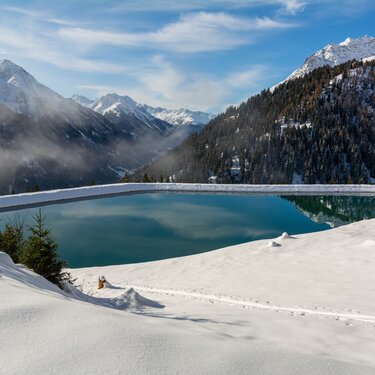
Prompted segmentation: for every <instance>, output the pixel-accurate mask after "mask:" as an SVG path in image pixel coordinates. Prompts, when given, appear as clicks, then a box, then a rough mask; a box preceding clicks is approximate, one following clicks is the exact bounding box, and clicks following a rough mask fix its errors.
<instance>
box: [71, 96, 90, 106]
mask: <svg viewBox="0 0 375 375" xmlns="http://www.w3.org/2000/svg"><path fill="white" fill-rule="evenodd" d="M71 99H72V100H74V101H75V102H76V103H78V104H80V105H82V106H84V107H89V108H90V106H91V105H92V103H94V100H91V99H88V98H86V97H85V96H83V95H73V96H72V98H71Z"/></svg>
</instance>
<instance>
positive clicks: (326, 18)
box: [0, 0, 375, 112]
mask: <svg viewBox="0 0 375 375" xmlns="http://www.w3.org/2000/svg"><path fill="white" fill-rule="evenodd" d="M374 16H375V1H374V0H211V1H210V0H206V1H203V0H189V1H183V0H175V1H172V0H123V1H119V0H117V1H115V0H90V1H89V0H80V1H76V0H64V1H55V0H49V1H48V0H44V1H42V0H34V1H32V0H31V1H30V0H29V1H21V0H18V1H17V0H1V1H0V59H2V58H8V59H10V60H12V61H14V62H15V63H17V64H19V65H21V66H23V67H24V68H25V69H26V70H28V71H29V72H30V73H32V74H33V75H34V76H35V77H36V78H37V79H38V80H39V81H40V82H42V83H43V84H45V85H47V86H49V87H50V88H52V89H53V90H55V91H57V92H59V93H60V94H62V95H64V96H67V97H69V96H71V95H73V94H77V93H78V94H83V95H85V96H87V97H89V98H97V97H99V96H101V95H104V94H106V93H110V92H117V93H119V94H122V95H129V96H131V97H133V99H135V100H136V101H138V102H141V103H147V104H150V105H154V106H164V107H167V108H180V107H187V108H191V109H196V110H205V111H211V112H220V111H223V110H224V109H225V108H226V107H227V106H228V105H230V104H238V103H239V102H241V101H242V100H244V99H246V98H248V97H249V96H251V95H252V94H255V93H257V92H259V91H260V90H262V89H263V88H266V87H269V86H272V85H274V84H275V83H277V82H279V81H281V80H282V79H284V78H285V77H286V76H288V75H289V73H291V72H292V71H293V70H294V69H296V68H297V67H299V66H300V65H302V64H303V62H304V59H305V58H306V57H307V56H308V55H309V54H311V53H313V52H315V51H316V50H318V49H320V48H322V47H323V46H325V45H327V44H328V43H339V42H341V41H343V40H344V39H345V38H346V37H353V38H355V37H360V36H363V35H366V34H367V35H369V36H375V32H374V31H375V30H374V28H375V22H374Z"/></svg>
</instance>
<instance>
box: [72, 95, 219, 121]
mask: <svg viewBox="0 0 375 375" xmlns="http://www.w3.org/2000/svg"><path fill="white" fill-rule="evenodd" d="M72 99H73V100H74V101H75V102H77V103H78V104H81V105H83V106H85V107H88V108H91V109H93V110H94V111H96V112H99V113H101V114H102V115H104V114H106V113H108V112H113V113H114V114H115V115H117V116H121V112H124V113H128V114H134V115H135V116H136V117H139V118H141V119H142V121H143V120H144V119H146V121H149V120H150V119H153V118H157V119H159V120H162V121H165V122H167V123H169V124H172V125H176V126H178V125H185V126H189V125H192V126H199V127H201V126H204V125H206V124H207V123H208V122H209V121H210V120H212V119H213V118H214V117H215V115H213V114H212V113H207V112H201V111H191V110H189V109H186V108H180V109H166V108H161V107H152V106H149V105H147V104H139V103H136V102H135V101H134V100H133V99H132V98H130V97H129V96H126V95H124V96H120V95H117V94H108V95H105V96H103V97H101V98H100V99H97V100H91V99H88V98H86V97H85V96H82V95H74V96H73V97H72Z"/></svg>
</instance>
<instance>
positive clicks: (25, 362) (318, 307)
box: [0, 219, 375, 375]
mask: <svg viewBox="0 0 375 375" xmlns="http://www.w3.org/2000/svg"><path fill="white" fill-rule="evenodd" d="M374 233H375V219H374V220H367V221H362V222H357V223H354V224H351V225H348V226H343V227H340V228H336V229H332V230H327V231H324V232H319V233H310V234H305V235H296V236H289V235H288V236H286V235H285V233H284V234H282V235H281V236H280V237H278V238H275V239H271V240H268V241H267V240H261V241H256V242H251V243H244V244H240V245H236V246H232V247H228V248H224V249H219V250H216V251H212V252H209V253H203V254H198V255H193V256H188V257H183V258H174V259H168V260H163V261H158V262H151V263H141V264H129V265H119V266H109V267H95V268H81V269H71V270H70V272H71V273H72V276H73V277H75V278H76V281H75V285H76V287H73V286H71V287H70V288H69V291H66V292H62V291H59V290H58V289H57V288H56V287H55V286H53V285H52V284H50V283H49V282H48V281H46V280H44V279H43V278H42V277H40V276H37V275H36V274H34V273H32V272H31V271H28V270H26V269H24V268H23V267H20V266H19V265H15V264H13V262H12V261H11V260H10V259H9V257H8V256H7V255H5V254H3V253H0V300H1V301H2V303H1V304H0V316H1V319H0V332H1V335H2V336H1V338H2V342H3V343H4V345H3V346H2V349H1V351H0V363H1V370H2V372H3V373H6V374H7V375H8V374H9V375H12V374H17V375H22V374H51V373H58V374H73V373H74V374H87V373H108V374H115V373H126V374H130V375H132V374H156V375H158V374H176V373H179V374H223V375H224V374H254V375H258V374H278V375H289V374H297V373H298V374H307V375H313V374H314V375H315V374H327V375H333V374H340V375H352V374H356V375H362V374H366V375H367V374H368V375H370V374H373V373H374V371H375V358H374V356H373V353H374V351H375V341H374V340H373V336H374V327H375V300H374V298H372V296H373V295H374V293H375V274H374V272H373V269H374V267H375V256H374V255H375V254H374V244H375V237H374ZM269 241H274V242H277V243H278V244H279V246H277V247H267V246H266V244H267V242H269ZM104 250H106V249H103V251H104ZM103 275H104V276H105V278H106V280H107V281H108V284H109V285H108V287H106V288H103V289H100V290H98V289H97V283H98V277H99V276H103Z"/></svg>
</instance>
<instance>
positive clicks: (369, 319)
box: [127, 284, 375, 324]
mask: <svg viewBox="0 0 375 375" xmlns="http://www.w3.org/2000/svg"><path fill="white" fill-rule="evenodd" d="M127 286H128V287H133V288H135V289H137V290H140V291H144V292H151V293H155V294H159V295H171V296H181V297H189V298H194V299H199V300H202V301H207V302H210V303H217V304H225V305H236V306H241V307H243V308H254V309H259V310H269V311H275V312H281V311H283V312H289V313H292V314H299V315H300V316H305V315H310V316H311V315H314V316H318V317H325V318H334V319H336V320H341V321H347V322H348V321H356V322H361V323H369V324H375V316H374V315H364V314H359V313H346V312H338V311H323V310H321V309H320V310H319V309H318V308H313V309H311V308H310V309H308V308H303V307H287V306H278V305H274V304H272V303H270V302H265V303H262V302H252V301H245V300H240V299H236V298H234V297H227V296H217V295H214V294H205V293H198V292H194V291H187V290H174V289H157V288H153V287H148V286H143V285H135V284H132V285H127Z"/></svg>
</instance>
